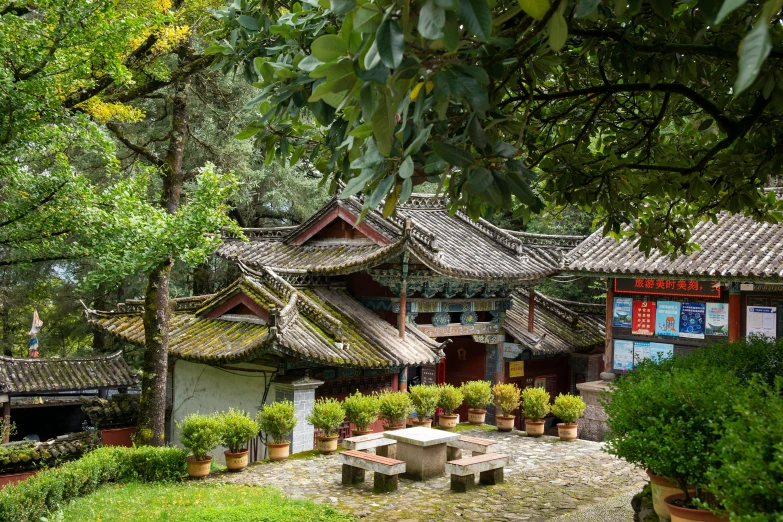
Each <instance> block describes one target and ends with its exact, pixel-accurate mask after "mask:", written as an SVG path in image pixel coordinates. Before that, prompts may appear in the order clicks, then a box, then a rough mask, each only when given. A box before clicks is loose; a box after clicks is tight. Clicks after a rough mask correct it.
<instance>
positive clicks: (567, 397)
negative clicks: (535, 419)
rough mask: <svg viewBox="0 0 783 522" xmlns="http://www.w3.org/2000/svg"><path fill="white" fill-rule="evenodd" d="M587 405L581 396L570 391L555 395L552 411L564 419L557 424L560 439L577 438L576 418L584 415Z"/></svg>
mask: <svg viewBox="0 0 783 522" xmlns="http://www.w3.org/2000/svg"><path fill="white" fill-rule="evenodd" d="M586 407H587V405H586V404H585V401H584V400H582V398H581V397H579V396H576V395H571V394H570V393H561V394H560V395H558V396H557V397H555V403H554V404H553V405H552V413H553V414H554V415H555V417H559V418H560V420H562V421H563V422H560V423H558V424H557V434H558V435H560V440H576V436H577V429H578V426H577V424H576V420H577V419H578V418H579V417H581V416H582V414H583V413H584V412H585V408H586Z"/></svg>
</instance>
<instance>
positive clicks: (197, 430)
mask: <svg viewBox="0 0 783 522" xmlns="http://www.w3.org/2000/svg"><path fill="white" fill-rule="evenodd" d="M176 425H177V429H179V442H180V444H182V445H183V446H184V447H185V448H186V449H187V450H189V451H190V453H191V454H192V455H193V459H194V460H197V461H205V460H207V458H208V455H207V453H209V452H210V451H212V450H213V449H215V448H217V447H218V444H220V439H221V436H222V434H223V430H222V427H221V425H220V420H219V419H218V417H217V416H215V415H200V414H199V413H198V412H196V413H191V414H190V415H188V416H187V417H185V418H184V419H182V422H177V423H176Z"/></svg>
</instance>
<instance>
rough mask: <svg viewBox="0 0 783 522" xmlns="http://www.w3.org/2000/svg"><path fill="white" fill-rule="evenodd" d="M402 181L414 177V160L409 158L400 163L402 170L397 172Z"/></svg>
mask: <svg viewBox="0 0 783 522" xmlns="http://www.w3.org/2000/svg"><path fill="white" fill-rule="evenodd" d="M397 174H399V176H400V177H401V178H402V179H408V178H410V177H411V176H413V159H412V158H411V157H410V156H408V157H407V158H405V160H403V162H402V163H400V170H399V171H398V172H397Z"/></svg>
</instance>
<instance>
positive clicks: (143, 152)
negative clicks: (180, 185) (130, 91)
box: [106, 122, 166, 169]
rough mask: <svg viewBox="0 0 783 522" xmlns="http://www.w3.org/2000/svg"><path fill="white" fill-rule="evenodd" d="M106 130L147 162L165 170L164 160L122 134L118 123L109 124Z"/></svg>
mask: <svg viewBox="0 0 783 522" xmlns="http://www.w3.org/2000/svg"><path fill="white" fill-rule="evenodd" d="M106 128H107V129H109V130H110V131H111V133H112V134H114V136H115V137H116V138H117V139H118V140H119V141H120V143H122V144H123V145H125V146H126V147H127V148H129V149H130V150H132V151H133V152H135V153H136V154H138V155H139V156H141V157H142V158H144V159H145V160H147V161H148V162H149V163H151V164H152V165H154V166H155V167H158V168H159V169H162V168H165V166H166V164H165V163H164V162H163V160H162V159H160V158H159V157H157V156H156V155H155V154H153V153H152V152H150V151H149V150H147V149H146V148H144V147H142V146H141V145H137V144H136V143H133V142H132V141H130V140H129V139H128V138H127V137H126V136H125V134H123V133H122V130H120V127H119V125H117V124H116V123H111V122H110V123H107V124H106Z"/></svg>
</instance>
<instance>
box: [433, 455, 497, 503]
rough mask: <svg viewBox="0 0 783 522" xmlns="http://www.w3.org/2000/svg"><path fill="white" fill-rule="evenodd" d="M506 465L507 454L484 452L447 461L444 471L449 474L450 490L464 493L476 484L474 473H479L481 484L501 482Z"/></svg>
mask: <svg viewBox="0 0 783 522" xmlns="http://www.w3.org/2000/svg"><path fill="white" fill-rule="evenodd" d="M506 465H508V455H501V454H500V453H486V454H484V455H476V456H474V457H465V458H464V459H459V460H452V461H450V462H447V463H446V473H448V474H450V475H451V490H452V491H454V492H457V493H464V492H466V491H468V490H471V489H473V487H474V486H475V485H476V473H478V474H479V482H480V483H481V484H484V485H494V484H502V483H503V468H504V467H505V466H506Z"/></svg>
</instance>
